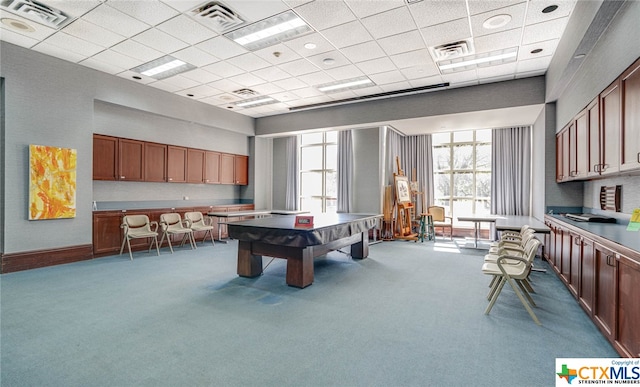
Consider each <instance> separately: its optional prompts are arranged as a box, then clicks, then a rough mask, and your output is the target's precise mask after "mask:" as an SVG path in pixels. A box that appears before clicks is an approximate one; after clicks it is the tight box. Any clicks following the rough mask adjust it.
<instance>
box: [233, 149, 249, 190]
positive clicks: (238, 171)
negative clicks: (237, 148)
mask: <svg viewBox="0 0 640 387" xmlns="http://www.w3.org/2000/svg"><path fill="white" fill-rule="evenodd" d="M234 161H235V167H234V174H235V183H236V184H240V185H247V184H249V156H241V155H235V156H234Z"/></svg>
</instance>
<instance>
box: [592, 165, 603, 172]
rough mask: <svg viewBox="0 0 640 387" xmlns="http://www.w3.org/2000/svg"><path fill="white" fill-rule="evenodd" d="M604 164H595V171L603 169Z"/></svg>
mask: <svg viewBox="0 0 640 387" xmlns="http://www.w3.org/2000/svg"><path fill="white" fill-rule="evenodd" d="M601 167H602V164H593V171H594V172H601V171H602V168H601Z"/></svg>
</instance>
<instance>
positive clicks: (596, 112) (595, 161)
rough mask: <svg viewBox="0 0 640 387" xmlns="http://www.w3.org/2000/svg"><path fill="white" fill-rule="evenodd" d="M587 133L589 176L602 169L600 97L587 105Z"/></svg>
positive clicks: (598, 172)
mask: <svg viewBox="0 0 640 387" xmlns="http://www.w3.org/2000/svg"><path fill="white" fill-rule="evenodd" d="M586 112H587V120H586V121H587V133H588V135H589V136H588V141H589V146H588V148H589V152H588V155H587V156H588V158H587V176H597V175H599V174H600V171H601V170H602V161H601V157H602V153H603V152H602V149H601V148H600V141H601V138H600V134H601V132H600V97H596V98H595V99H594V100H593V101H591V103H590V104H589V105H588V106H587V110H586Z"/></svg>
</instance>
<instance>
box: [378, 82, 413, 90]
mask: <svg viewBox="0 0 640 387" xmlns="http://www.w3.org/2000/svg"><path fill="white" fill-rule="evenodd" d="M379 87H380V88H381V89H382V90H383V91H385V92H390V91H398V90H405V89H410V88H411V87H412V86H411V84H410V83H409V82H407V81H405V82H395V83H387V84H385V85H379Z"/></svg>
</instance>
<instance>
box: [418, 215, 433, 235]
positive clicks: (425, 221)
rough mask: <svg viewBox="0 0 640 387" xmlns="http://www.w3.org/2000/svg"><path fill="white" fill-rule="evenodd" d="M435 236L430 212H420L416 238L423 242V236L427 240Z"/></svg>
mask: <svg viewBox="0 0 640 387" xmlns="http://www.w3.org/2000/svg"><path fill="white" fill-rule="evenodd" d="M435 236H436V231H435V229H434V228H433V217H432V216H431V214H429V213H427V212H424V213H422V214H420V232H419V233H418V238H420V242H424V239H425V237H426V238H427V240H430V241H431V240H433V239H434V238H435Z"/></svg>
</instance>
